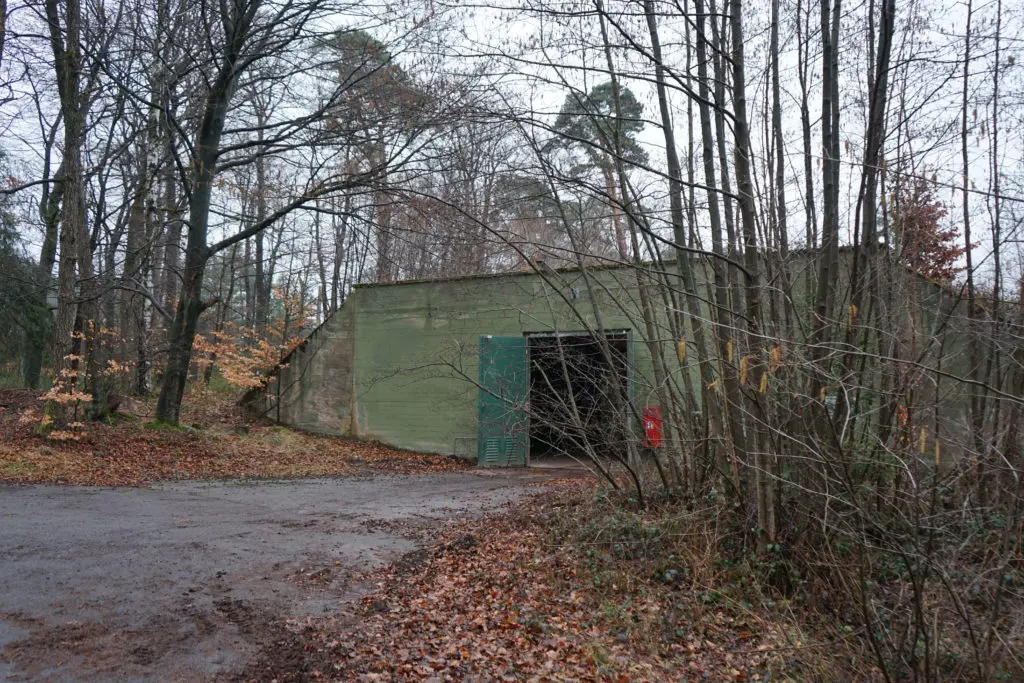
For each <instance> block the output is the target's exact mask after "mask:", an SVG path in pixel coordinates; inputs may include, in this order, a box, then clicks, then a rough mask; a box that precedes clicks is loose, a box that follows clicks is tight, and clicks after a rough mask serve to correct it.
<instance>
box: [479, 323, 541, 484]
mask: <svg viewBox="0 0 1024 683" xmlns="http://www.w3.org/2000/svg"><path fill="white" fill-rule="evenodd" d="M526 348H527V347H526V339H525V338H523V337H492V336H490V335H487V336H483V337H480V399H479V402H478V406H477V425H478V428H477V442H476V443H477V447H476V456H477V463H478V464H479V465H481V466H487V467H510V466H520V467H522V466H525V465H526V452H527V450H528V449H529V445H530V421H529V418H528V417H527V414H526V410H525V408H526V402H527V400H528V399H529V396H530V374H529V371H528V369H527V363H526Z"/></svg>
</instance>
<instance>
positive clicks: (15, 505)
mask: <svg viewBox="0 0 1024 683" xmlns="http://www.w3.org/2000/svg"><path fill="white" fill-rule="evenodd" d="M543 478H544V475H539V474H527V473H524V472H518V473H516V472H481V473H460V474H445V475H432V476H415V477H389V478H378V479H337V480H330V479H320V480H292V481H279V482H258V483H255V482H218V483H178V484H167V485H162V486H158V487H156V488H152V489H136V488H67V487H57V486H26V487H0V549H2V551H0V679H5V680H44V681H65V680H69V681H70V680H74V681H81V680H95V681H100V680H103V681H106V680H161V681H164V680H208V679H210V678H213V677H216V676H218V675H223V674H224V673H225V672H231V671H237V670H239V668H240V667H242V666H243V665H245V664H246V663H247V662H249V661H250V660H251V659H252V658H253V657H254V656H255V654H256V652H257V650H258V649H259V648H260V647H261V646H263V645H265V644H266V642H267V640H268V638H275V637H278V635H279V634H278V633H277V632H275V631H274V629H278V630H279V629H280V626H279V624H280V620H281V619H283V618H287V617H302V616H303V615H315V614H323V613H325V612H328V611H333V612H338V611H339V610H341V611H344V609H345V605H346V604H348V603H351V601H353V600H354V599H356V598H357V597H359V595H360V594H361V592H362V587H361V586H359V585H358V584H357V583H354V582H353V581H352V580H351V579H352V577H354V576H355V575H356V574H358V573H360V572H361V571H363V570H366V569H370V568H372V567H374V566H376V565H379V564H381V563H385V562H388V561H391V560H393V559H394V558H396V557H398V556H399V555H401V554H402V553H405V552H408V551H409V550H411V549H412V548H413V544H412V543H411V542H410V541H408V540H405V539H403V538H400V537H398V536H397V535H395V534H394V533H392V532H389V531H388V530H387V524H381V522H389V521H399V520H405V519H415V520H420V521H424V520H431V519H434V520H437V519H444V518H448V517H453V516H458V515H464V514H471V513H476V512H479V511H482V510H484V509H485V508H488V507H493V506H495V505H498V504H500V503H502V502H505V501H508V500H511V499H514V498H516V497H517V496H519V495H520V494H522V493H523V492H524V491H525V490H526V489H525V487H526V485H527V484H528V483H530V482H532V481H537V480H541V479H543Z"/></svg>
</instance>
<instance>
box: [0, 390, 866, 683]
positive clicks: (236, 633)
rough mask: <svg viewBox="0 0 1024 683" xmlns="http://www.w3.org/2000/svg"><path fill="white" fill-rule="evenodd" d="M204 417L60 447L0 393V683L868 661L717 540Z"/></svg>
mask: <svg viewBox="0 0 1024 683" xmlns="http://www.w3.org/2000/svg"><path fill="white" fill-rule="evenodd" d="M198 398H199V399H201V400H193V401H192V402H191V403H190V404H188V406H189V407H188V408H187V412H186V414H185V415H184V416H183V417H184V419H183V423H185V424H189V425H191V426H190V427H188V428H185V429H170V428H166V427H164V428H160V429H154V428H153V427H152V425H151V424H149V423H147V420H148V419H149V412H150V411H151V406H150V405H148V404H141V403H140V404H134V405H131V406H128V409H129V410H128V415H127V417H125V418H122V419H118V420H116V421H114V422H113V423H112V424H90V425H88V426H87V427H86V429H85V430H84V433H83V434H81V436H80V437H79V438H78V439H76V440H70V441H62V442H52V441H47V440H44V439H42V438H40V437H39V436H37V435H36V428H37V426H38V419H37V417H36V416H37V415H38V413H39V411H40V409H41V405H39V402H38V400H37V398H36V395H35V394H33V393H31V392H26V391H18V390H0V483H5V484H8V485H6V486H3V485H0V518H3V520H4V523H3V525H0V547H4V548H6V549H7V550H8V552H6V553H5V554H4V555H3V556H2V557H0V596H6V597H3V599H2V600H0V678H3V677H4V676H7V677H9V678H12V679H14V680H19V679H20V680H64V679H66V678H67V676H68V675H69V672H72V671H73V672H75V678H76V679H78V680H110V679H111V678H117V679H123V678H125V677H129V678H132V679H133V680H134V679H138V680H225V681H226V680H230V681H250V680H251V681H279V682H281V683H284V682H285V681H310V680H320V679H326V680H339V681H347V680H403V681H404V680H522V679H534V680H536V679H540V680H565V681H569V680H573V681H575V680H610V681H648V680H649V681H661V680H772V681H775V680H807V679H821V680H837V679H838V678H837V675H839V673H841V672H844V667H843V662H844V660H845V662H846V663H847V664H850V663H853V662H851V657H850V650H849V649H848V648H846V647H844V642H843V638H842V635H841V634H838V635H837V634H836V633H832V635H831V636H830V635H828V634H829V633H830V629H827V628H822V629H818V628H815V627H814V626H812V627H811V628H810V631H809V630H808V623H809V621H808V619H807V618H806V615H800V614H797V613H795V612H798V610H795V609H794V607H793V606H791V605H790V604H789V603H788V602H787V601H785V600H780V601H778V602H773V601H772V600H769V599H765V598H764V596H762V595H761V594H760V593H759V592H758V591H757V590H756V589H752V588H751V587H750V585H749V583H748V580H749V578H750V577H749V567H744V566H742V563H740V564H737V565H736V566H732V565H730V564H729V563H728V562H726V563H723V562H722V561H721V557H720V556H718V555H717V554H716V552H715V550H714V549H713V545H714V543H713V542H712V540H711V539H712V538H720V535H721V533H722V530H721V529H714V528H709V527H706V526H702V525H703V524H706V523H707V520H708V519H712V517H709V516H707V515H703V516H699V515H698V516H697V517H694V518H693V519H691V518H690V517H688V515H687V513H686V512H685V511H682V512H680V511H679V510H677V509H676V508H674V507H672V506H665V507H664V508H658V507H657V506H654V507H653V508H651V509H648V510H647V511H644V512H640V511H636V510H634V511H631V510H630V509H629V506H628V505H625V506H624V505H623V501H617V502H615V503H614V504H612V502H611V501H610V500H609V499H608V498H607V494H606V492H602V490H601V488H600V487H599V486H598V483H597V482H596V480H594V479H592V478H590V477H588V476H587V475H586V474H585V473H576V474H574V475H573V476H571V477H567V478H566V477H563V478H556V477H559V476H560V475H559V473H558V472H557V471H549V472H545V473H541V472H537V471H534V472H531V471H524V470H517V471H501V472H497V471H493V470H490V471H488V470H483V471H480V470H473V469H472V468H471V467H470V466H469V465H467V464H466V463H464V462H461V461H457V460H454V459H451V458H446V457H442V456H429V455H422V454H415V453H406V452H401V451H395V450H392V449H388V448H384V447H382V446H379V445H374V444H364V443H358V442H352V441H346V440H342V439H337V438H331V437H319V436H313V435H308V434H302V433H299V432H295V431H292V430H289V429H286V428H281V427H277V426H273V425H270V424H265V423H262V422H260V421H254V420H252V419H251V418H249V417H248V416H246V415H245V414H244V413H242V412H241V411H240V410H239V409H237V408H236V407H235V406H234V405H233V404H232V403H231V402H230V400H228V399H227V398H224V397H219V396H217V395H214V394H209V395H204V396H201V397H198ZM26 415H28V416H30V419H26ZM561 474H562V475H564V474H565V472H564V471H563V472H562V473H561ZM308 477H320V478H308ZM325 477H326V478H325ZM197 479H198V480H220V481H208V482H206V483H203V482H197V481H186V480H197ZM52 484H62V485H64V486H52ZM75 485H86V486H85V487H82V486H75ZM97 487H99V488H97ZM103 487H118V488H103ZM125 487H129V488H125ZM698 518H699V519H700V520H702V521H701V522H700V523H694V520H695V519H698ZM703 534H706V535H707V538H705V537H704V536H703ZM691 536H692V537H693V538H692V539H690V538H689V537H691ZM691 540H692V542H691ZM813 633H819V634H825V635H824V636H818V637H816V636H814V635H812V634H813ZM862 673H863V672H862ZM867 675H868V677H870V670H868V672H867ZM839 677H840V678H843V679H853V678H856V677H857V676H853V675H844V676H839Z"/></svg>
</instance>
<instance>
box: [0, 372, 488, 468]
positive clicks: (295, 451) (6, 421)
mask: <svg viewBox="0 0 1024 683" xmlns="http://www.w3.org/2000/svg"><path fill="white" fill-rule="evenodd" d="M42 407H43V406H42V403H41V402H40V401H39V400H38V395H37V394H35V393H34V392H31V391H24V390H0V482H16V483H61V484H75V485H95V486H126V485H141V484H146V483H149V482H154V481H160V480H168V479H218V478H226V477H247V478H248V477H253V478H275V477H311V476H345V475H367V474H374V473H396V474H402V473H405V474H413V473H428V472H444V471H453V470H461V469H465V468H467V467H470V464H469V463H466V462H464V461H461V460H457V459H454V458H449V457H444V456H435V455H423V454H418V453H407V452H404V451H396V450H394V449H390V448H387V447H384V446H380V445H378V444H371V443H362V442H356V441H349V440H345V439H339V438H334V437H328V436H316V435H312V434H305V433H301V432H296V431H293V430H290V429H286V428H283V427H279V426H274V425H271V424H267V423H263V422H261V421H258V420H253V419H252V418H250V417H249V416H247V415H246V414H245V413H244V412H243V411H242V410H241V409H239V408H238V407H236V406H235V405H234V403H233V402H232V400H231V399H230V398H227V397H221V396H217V395H212V394H211V395H206V396H201V397H194V400H192V401H191V402H189V403H187V404H186V409H185V413H184V415H183V419H182V424H183V425H189V426H187V427H184V428H169V427H160V428H154V426H153V424H152V421H151V418H150V416H151V413H152V406H151V405H150V404H148V403H132V404H131V405H130V406H129V407H128V410H129V412H125V413H124V414H123V415H122V416H121V417H119V418H118V419H116V420H114V422H113V423H112V424H104V423H98V422H89V423H87V424H86V425H85V427H84V429H83V431H82V433H81V435H80V436H79V438H77V439H75V440H65V441H55V440H51V439H44V438H42V437H40V436H38V435H37V433H36V431H37V428H38V426H39V421H38V419H37V416H40V415H41V413H42Z"/></svg>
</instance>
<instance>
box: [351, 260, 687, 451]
mask: <svg viewBox="0 0 1024 683" xmlns="http://www.w3.org/2000/svg"><path fill="white" fill-rule="evenodd" d="M591 274H592V277H593V279H594V280H595V281H596V284H595V286H594V287H592V288H591V289H590V290H589V291H588V287H587V284H586V280H585V278H584V277H583V275H582V274H581V273H579V272H571V273H560V274H557V275H555V276H554V277H553V278H552V280H551V282H550V283H549V282H546V281H545V278H544V277H542V276H540V275H538V274H534V273H523V274H513V275H505V276H495V277H477V278H465V279H455V280H442V281H428V282H412V283H396V284H390V285H383V286H381V285H363V286H359V287H357V288H356V289H355V290H354V291H353V294H352V296H351V298H350V300H349V302H348V304H346V305H348V306H351V305H354V306H353V316H354V318H353V320H354V325H353V329H354V331H355V364H356V372H355V378H354V401H353V405H354V406H355V418H354V421H353V425H352V426H353V429H352V431H353V433H354V435H356V436H358V437H360V438H366V439H376V440H379V441H382V442H384V443H388V444H392V445H395V446H398V447H401V448H407V449H410V450H416V451H423V452H430V453H449V454H451V453H455V454H459V455H465V456H466V457H475V454H476V442H475V439H476V435H477V426H476V411H477V397H478V389H477V387H476V386H475V385H474V384H473V382H474V381H476V380H477V373H478V359H477V353H478V346H479V340H480V337H481V336H482V335H488V334H489V335H495V336H510V335H511V336H520V335H523V334H528V333H558V332H580V331H586V330H588V329H590V330H596V329H597V328H598V327H599V322H598V318H599V317H600V325H602V326H603V328H604V329H605V330H630V331H632V332H633V341H632V348H631V349H630V351H631V356H632V357H633V360H634V367H633V378H632V387H631V393H632V395H633V397H634V403H635V404H636V405H637V406H643V405H650V404H653V403H656V401H655V400H654V398H653V395H652V394H653V392H652V389H651V387H652V386H653V381H652V377H651V374H652V371H651V361H650V353H649V351H648V348H647V345H646V344H645V343H644V342H643V341H641V339H642V338H643V337H644V336H645V335H644V334H643V324H642V318H641V317H640V315H639V310H640V309H639V302H638V301H637V287H636V284H635V283H636V275H635V272H634V271H632V270H630V269H619V268H614V269H598V270H594V271H592V273H591ZM563 295H564V297H565V298H563ZM566 299H568V300H566ZM595 305H596V308H597V310H596V311H595ZM658 308H659V309H660V310H664V307H663V306H659V307H658ZM656 335H657V336H659V337H662V338H663V339H665V340H670V339H671V335H670V334H669V332H668V330H667V326H665V325H659V330H658V332H656ZM676 365H678V364H676Z"/></svg>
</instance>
